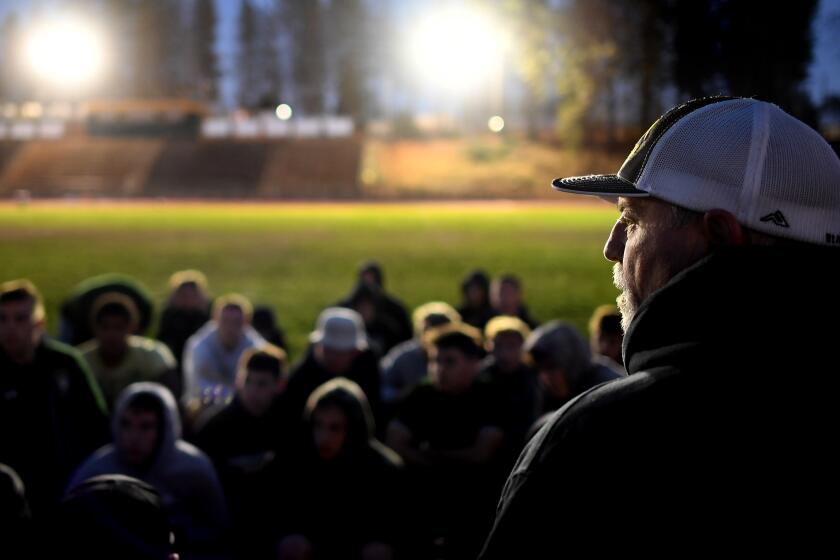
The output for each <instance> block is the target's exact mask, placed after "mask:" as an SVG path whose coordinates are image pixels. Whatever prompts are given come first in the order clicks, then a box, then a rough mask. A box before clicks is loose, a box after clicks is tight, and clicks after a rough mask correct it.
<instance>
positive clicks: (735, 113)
mask: <svg viewBox="0 0 840 560" xmlns="http://www.w3.org/2000/svg"><path fill="white" fill-rule="evenodd" d="M752 121H753V116H752V111H751V110H750V108H749V107H743V106H741V105H740V103H739V101H724V102H721V103H714V104H712V105H709V106H707V107H703V108H701V109H698V110H696V111H694V112H692V113H689V114H688V115H686V116H685V117H684V118H682V119H680V120H679V121H677V122H676V123H675V124H674V125H673V126H672V127H671V129H670V130H668V131H667V132H666V133H665V134H664V135H663V137H662V138H661V139H660V140H659V142H657V145H656V147H655V148H654V149H653V151H652V152H651V155H650V157H649V159H648V162H647V165H646V167H645V169H644V171H643V172H642V175H641V177H639V181H638V183H639V188H641V189H643V190H646V191H648V192H650V193H651V194H653V195H654V196H656V197H658V198H662V199H664V200H667V201H669V202H673V203H674V204H677V205H679V206H683V207H685V208H690V209H692V210H710V209H712V208H727V209H732V210H733V213H734V210H735V209H737V207H738V205H739V198H740V194H741V188H742V186H743V182H744V170H745V168H746V165H747V160H748V154H749V146H750V139H751V136H752ZM724 126H725V127H727V128H728V129H729V130H730V132H729V133H727V134H723V135H722V134H721V127H724Z"/></svg>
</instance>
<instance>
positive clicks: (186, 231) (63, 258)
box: [0, 202, 616, 358]
mask: <svg viewBox="0 0 840 560" xmlns="http://www.w3.org/2000/svg"><path fill="white" fill-rule="evenodd" d="M615 217H616V212H615V210H614V209H613V208H611V207H610V206H609V205H607V204H600V203H594V204H587V205H571V204H552V203H549V202H545V203H543V202H538V203H504V202H499V203H451V204H446V203H437V204H431V203H430V204H413V205H409V204H347V205H340V204H254V203H241V204H221V203H218V204H217V203H187V202H176V203H164V202H135V203H68V202H52V203H34V204H30V205H29V206H25V207H18V206H15V205H12V204H5V205H0V240H2V242H0V263H1V264H0V271H2V274H0V279H2V280H7V279H12V278H17V277H28V278H30V279H31V280H32V281H33V282H35V283H36V284H37V285H38V286H39V287H40V288H41V290H42V292H43V294H44V296H45V299H46V303H47V312H48V315H49V328H50V330H51V332H54V331H55V327H56V314H57V308H58V305H59V304H60V302H61V301H62V299H63V298H64V296H65V295H66V294H67V293H68V292H69V291H70V290H71V289H72V288H73V287H74V286H75V285H76V284H78V283H79V282H80V281H82V280H84V279H85V278H88V277H90V276H93V275H97V274H102V273H106V272H120V273H124V274H128V275H130V276H133V277H135V278H137V279H139V280H140V281H141V282H143V283H144V284H145V285H146V286H147V287H148V288H149V290H150V291H151V293H152V294H153V295H154V296H155V298H156V301H157V302H158V303H160V302H162V301H163V299H164V297H165V294H166V291H167V286H166V282H167V278H168V277H169V275H170V274H171V273H172V272H173V271H175V270H179V269H184V268H198V269H200V270H203V271H204V272H205V273H206V274H207V275H208V278H209V281H210V288H211V291H212V293H213V294H214V295H219V294H222V293H224V292H228V291H239V292H242V293H244V294H245V295H247V296H248V297H250V298H251V299H252V300H253V301H254V302H255V303H264V304H270V305H272V306H273V307H274V309H275V310H276V312H277V315H278V318H279V320H280V323H281V325H282V326H283V328H284V329H285V330H286V333H287V336H288V337H289V339H290V344H291V351H292V355H293V357H294V358H296V357H297V356H299V355H300V352H301V350H302V349H303V347H304V345H305V341H306V336H307V333H308V332H309V331H310V330H312V328H313V325H314V321H315V318H316V316H317V314H318V312H319V311H320V310H321V309H322V308H323V307H324V306H326V305H328V304H330V303H333V302H335V301H336V300H337V299H339V298H341V297H342V296H344V295H345V294H346V293H347V292H348V291H349V290H350V289H351V287H352V285H353V282H354V279H355V270H356V267H357V265H358V263H359V262H360V261H362V260H365V259H368V258H376V259H378V260H380V262H382V264H383V265H384V268H385V273H386V286H387V289H388V290H389V291H390V292H391V293H394V294H395V295H397V296H398V297H400V298H401V299H403V300H404V301H405V302H406V304H408V305H409V306H410V307H414V306H416V305H418V304H420V303H423V302H425V301H429V300H432V299H441V300H445V301H449V302H451V303H453V304H455V303H457V302H458V299H459V284H460V280H461V278H462V277H463V276H464V275H465V274H466V273H467V272H468V271H470V270H471V269H473V268H476V267H482V268H484V269H486V270H487V271H488V272H489V273H490V274H492V275H496V274H500V273H504V272H513V273H516V274H518V275H520V277H521V278H522V279H523V281H524V285H525V291H526V299H527V302H528V304H529V306H530V307H531V310H532V312H533V315H534V316H535V317H537V318H538V319H540V320H548V319H552V318H565V319H568V320H570V321H572V322H574V323H575V324H577V325H578V326H579V327H581V328H585V324H586V320H587V317H588V315H589V313H590V312H591V310H592V309H593V308H594V307H595V306H596V305H598V304H601V303H609V302H612V301H614V299H615V295H616V291H615V288H614V287H613V286H612V283H611V281H610V277H611V275H610V263H608V262H606V261H605V260H604V258H603V256H602V255H601V249H602V247H603V245H604V241H605V239H606V235H607V232H608V231H609V228H610V226H611V224H612V222H613V221H614V220H615ZM151 334H154V333H151Z"/></svg>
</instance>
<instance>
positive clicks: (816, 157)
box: [751, 110, 840, 243]
mask: <svg viewBox="0 0 840 560" xmlns="http://www.w3.org/2000/svg"><path fill="white" fill-rule="evenodd" d="M770 128H771V130H772V133H771V134H770V139H769V141H768V144H767V158H766V159H765V160H764V169H763V171H762V183H761V189H760V200H759V203H758V204H757V205H756V208H755V210H756V215H755V220H756V222H754V223H753V225H752V226H751V227H754V228H755V229H757V230H759V231H764V232H767V233H769V234H771V235H778V236H780V237H792V238H794V239H802V240H804V241H812V242H816V243H825V242H826V239H825V237H826V233H836V234H840V159H838V158H837V156H836V155H835V153H834V151H833V150H832V149H831V147H830V146H829V145H828V143H827V142H826V141H825V140H823V138H822V137H821V136H819V135H818V134H816V133H815V132H814V133H812V134H805V133H803V132H812V131H810V129H807V127H806V126H805V125H804V124H803V123H801V122H800V121H798V120H796V119H795V118H793V117H791V116H790V115H788V114H786V113H784V112H783V111H781V110H777V111H772V112H771V113H770ZM803 129H807V130H803ZM776 211H780V212H782V214H783V215H784V216H785V218H786V221H787V223H788V225H789V227H788V228H783V227H779V226H778V225H776V224H775V223H773V222H771V221H767V222H761V221H760V219H761V217H762V216H766V215H768V214H769V213H771V212H776Z"/></svg>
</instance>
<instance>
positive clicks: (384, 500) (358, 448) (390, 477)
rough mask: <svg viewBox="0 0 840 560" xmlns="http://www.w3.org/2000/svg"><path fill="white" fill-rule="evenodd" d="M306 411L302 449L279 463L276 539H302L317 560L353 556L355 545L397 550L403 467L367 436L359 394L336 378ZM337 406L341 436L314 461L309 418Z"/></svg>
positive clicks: (369, 425)
mask: <svg viewBox="0 0 840 560" xmlns="http://www.w3.org/2000/svg"><path fill="white" fill-rule="evenodd" d="M319 395H320V397H317V401H316V402H315V404H314V406H313V407H311V408H310V407H307V410H306V413H305V415H306V417H307V423H306V427H307V433H308V436H309V437H308V439H307V442H306V445H304V447H303V448H302V450H301V452H300V453H299V455H298V456H297V457H296V458H295V460H293V461H292V462H290V463H288V464H285V465H281V464H278V467H279V470H280V472H281V473H282V474H281V475H279V476H278V477H277V481H278V482H279V483H280V488H278V493H279V494H278V496H277V501H276V503H277V504H279V506H278V517H279V522H280V527H279V535H280V536H281V537H282V536H285V535H289V534H299V535H304V536H305V537H306V538H307V539H308V540H309V541H310V542H311V543H312V544H313V546H314V549H315V555H316V557H317V558H325V559H329V558H336V559H339V558H341V559H344V558H358V557H359V556H360V551H361V549H362V547H363V546H364V545H365V544H367V543H370V542H381V543H385V544H388V545H390V546H392V547H394V548H398V547H399V545H400V540H401V537H400V524H404V523H405V518H404V517H405V514H404V513H403V512H402V511H401V510H400V508H401V503H400V500H401V499H402V498H404V495H403V492H404V491H403V490H402V489H401V483H400V479H401V474H400V471H401V467H402V461H401V460H400V458H399V456H398V455H397V454H396V453H394V452H393V451H392V450H391V449H389V448H388V447H386V446H384V445H383V444H382V443H380V442H379V441H378V440H376V439H375V438H374V429H375V427H374V421H373V417H372V415H371V412H370V408H369V406H368V404H367V402H365V398H364V395H363V394H362V392H361V390H360V389H359V388H358V386H356V385H355V384H354V383H352V382H350V381H348V380H347V379H344V378H336V379H334V380H332V381H330V382H329V384H328V385H325V386H324V389H323V390H319ZM320 406H337V407H338V408H340V409H341V410H342V411H343V412H344V414H345V416H346V418H347V432H346V434H347V436H346V440H345V442H344V445H343V447H342V449H341V452H340V454H339V455H338V456H337V457H335V458H334V459H332V460H323V459H321V457H320V456H319V455H318V452H317V450H316V447H315V445H314V440H313V435H312V434H313V431H312V428H313V421H312V413H313V411H314V410H317V409H318V408H319V407H320Z"/></svg>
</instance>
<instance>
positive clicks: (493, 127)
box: [487, 115, 505, 132]
mask: <svg viewBox="0 0 840 560" xmlns="http://www.w3.org/2000/svg"><path fill="white" fill-rule="evenodd" d="M487 128H489V129H490V131H491V132H501V131H502V130H504V128H505V119H503V118H502V117H500V116H499V115H493V116H492V117H490V119H489V120H488V121H487Z"/></svg>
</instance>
